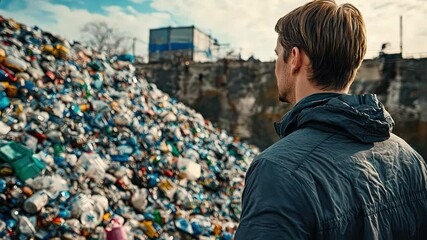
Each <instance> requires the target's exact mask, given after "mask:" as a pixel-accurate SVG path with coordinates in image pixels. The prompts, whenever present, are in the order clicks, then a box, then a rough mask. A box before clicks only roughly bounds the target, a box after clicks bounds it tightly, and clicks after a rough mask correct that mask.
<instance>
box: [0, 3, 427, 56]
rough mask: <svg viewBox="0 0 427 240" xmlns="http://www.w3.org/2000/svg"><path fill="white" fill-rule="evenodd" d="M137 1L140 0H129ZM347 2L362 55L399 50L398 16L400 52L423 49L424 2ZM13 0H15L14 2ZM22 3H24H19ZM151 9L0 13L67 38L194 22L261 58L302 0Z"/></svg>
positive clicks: (32, 6) (40, 6)
mask: <svg viewBox="0 0 427 240" xmlns="http://www.w3.org/2000/svg"><path fill="white" fill-rule="evenodd" d="M129 1H132V2H134V3H135V2H138V3H141V2H143V1H142V0H129ZM337 2H338V3H339V4H341V3H344V2H350V3H352V4H354V5H355V6H356V7H357V8H359V9H360V10H361V12H362V14H363V16H364V19H365V22H366V26H367V33H368V53H367V56H368V57H375V56H377V55H378V52H379V50H380V47H381V44H382V43H384V42H390V43H391V48H392V49H394V50H396V51H398V50H399V16H400V15H402V16H403V27H404V30H403V33H404V35H403V41H404V43H403V48H404V53H408V54H410V53H417V52H427V45H426V44H425V43H426V42H427V36H426V34H425V33H426V32H427V25H426V24H424V23H425V22H427V15H426V14H425V13H426V12H427V4H425V1H421V0H407V1H404V2H402V1H399V0H388V4H387V5H385V4H383V3H378V2H377V1H366V0H337ZM18 3H19V4H18ZM22 3H25V4H22ZM149 3H150V7H151V8H152V9H153V10H154V12H152V13H147V12H144V13H140V12H138V7H137V6H128V5H127V4H124V3H123V2H122V1H118V2H117V4H116V5H108V6H105V5H104V6H101V7H102V9H103V10H104V13H103V14H99V13H92V12H89V11H87V10H85V9H77V8H69V7H67V6H64V5H61V4H57V3H54V2H53V0H50V1H48V0H43V1H34V0H21V1H12V2H11V3H10V4H9V5H8V6H7V7H6V9H0V14H1V15H3V16H5V17H12V18H15V19H16V20H17V21H19V22H23V23H25V24H28V25H38V26H39V27H41V28H43V29H45V30H48V31H51V32H53V33H58V34H61V35H63V36H64V37H66V38H68V39H70V40H80V39H82V36H81V33H80V29H81V28H82V27H83V25H84V24H85V23H87V22H91V21H105V22H107V23H108V24H109V25H110V26H112V27H114V28H117V29H120V31H121V32H124V33H126V34H127V35H129V36H131V37H137V38H139V39H141V40H142V41H145V42H148V34H149V29H150V28H159V27H164V26H189V25H195V26H196V27H197V28H199V29H201V30H202V31H204V32H205V33H207V34H211V35H212V36H213V37H214V38H217V39H218V41H219V42H220V43H229V44H230V47H231V48H232V49H234V50H235V52H239V51H241V53H242V56H243V58H247V57H249V56H250V55H254V56H255V57H256V58H259V59H261V60H265V61H268V60H273V59H275V54H274V52H273V49H274V47H275V44H276V38H277V34H276V32H275V31H274V26H275V24H276V21H277V20H278V19H279V18H280V17H282V16H283V15H285V14H286V13H288V12H290V11H291V10H292V9H294V8H296V7H298V6H300V5H302V4H304V3H305V1H301V0H288V1H286V3H284V2H283V1H282V0H264V1H247V0H233V1H229V0H205V1H199V0H174V1H170V0H150V2H149ZM136 47H137V50H138V52H142V53H143V54H147V48H148V47H147V46H146V45H144V44H142V43H140V42H138V43H137V46H136ZM227 50H230V49H227Z"/></svg>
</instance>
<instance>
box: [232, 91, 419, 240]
mask: <svg viewBox="0 0 427 240" xmlns="http://www.w3.org/2000/svg"><path fill="white" fill-rule="evenodd" d="M393 126H394V122H393V119H392V118H391V117H390V115H389V114H388V113H387V112H386V111H385V110H384V108H383V106H382V104H381V103H380V102H378V100H377V98H376V97H375V95H344V94H336V93H321V94H314V95H310V96H308V97H306V98H304V99H302V100H301V101H300V102H298V103H297V104H296V105H295V106H294V108H293V109H292V110H291V111H290V112H288V113H287V114H286V115H285V116H284V118H283V119H282V121H281V122H280V123H278V124H276V130H277V132H278V134H279V135H280V137H281V139H280V140H279V141H278V142H277V143H275V144H273V145H272V146H270V147H269V148H268V149H266V150H265V151H264V152H262V153H261V154H260V155H259V156H258V157H257V158H256V159H255V160H254V161H253V162H252V164H251V166H250V168H249V170H248V172H247V173H246V180H245V189H244V192H243V196H242V215H241V219H240V225H239V227H238V229H237V232H236V235H235V239H237V240H249V239H269V240H270V239H387V240H388V239H427V170H426V164H425V162H424V160H423V159H422V157H421V156H420V155H419V154H418V153H417V152H415V151H414V150H413V149H412V148H411V147H410V146H409V145H408V144H407V143H406V142H405V141H403V140H402V139H401V138H399V137H397V136H396V135H394V134H392V133H391V130H392V128H393Z"/></svg>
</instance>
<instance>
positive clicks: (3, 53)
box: [0, 48, 7, 63]
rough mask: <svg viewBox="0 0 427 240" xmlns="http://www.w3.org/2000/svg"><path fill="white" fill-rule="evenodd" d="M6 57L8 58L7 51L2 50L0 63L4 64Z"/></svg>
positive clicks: (0, 50)
mask: <svg viewBox="0 0 427 240" xmlns="http://www.w3.org/2000/svg"><path fill="white" fill-rule="evenodd" d="M6 57H7V54H6V51H5V50H4V49H3V48H0V63H3V62H4V60H5V59H6Z"/></svg>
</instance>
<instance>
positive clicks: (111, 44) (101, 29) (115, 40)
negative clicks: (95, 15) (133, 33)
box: [81, 22, 130, 55]
mask: <svg viewBox="0 0 427 240" xmlns="http://www.w3.org/2000/svg"><path fill="white" fill-rule="evenodd" d="M81 33H82V35H83V36H82V37H83V38H82V39H84V40H85V41H86V42H87V43H88V44H89V46H91V47H92V48H93V49H94V50H96V51H98V52H100V51H104V52H106V53H107V54H109V55H115V54H122V53H126V52H129V50H130V46H129V43H128V41H127V40H128V39H129V37H127V36H125V34H124V33H123V32H120V31H119V30H117V29H114V28H112V27H110V26H109V25H108V24H107V23H106V22H89V23H86V24H85V25H84V26H83V27H82V28H81Z"/></svg>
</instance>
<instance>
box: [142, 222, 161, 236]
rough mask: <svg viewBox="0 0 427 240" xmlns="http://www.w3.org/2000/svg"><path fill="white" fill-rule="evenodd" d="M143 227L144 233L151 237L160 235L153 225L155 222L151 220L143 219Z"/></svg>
mask: <svg viewBox="0 0 427 240" xmlns="http://www.w3.org/2000/svg"><path fill="white" fill-rule="evenodd" d="M142 226H143V227H142V228H143V230H144V233H145V234H146V235H147V236H148V237H149V238H151V239H153V238H158V237H160V234H159V233H158V232H157V231H156V229H155V228H154V227H153V222H151V221H143V222H142Z"/></svg>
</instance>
